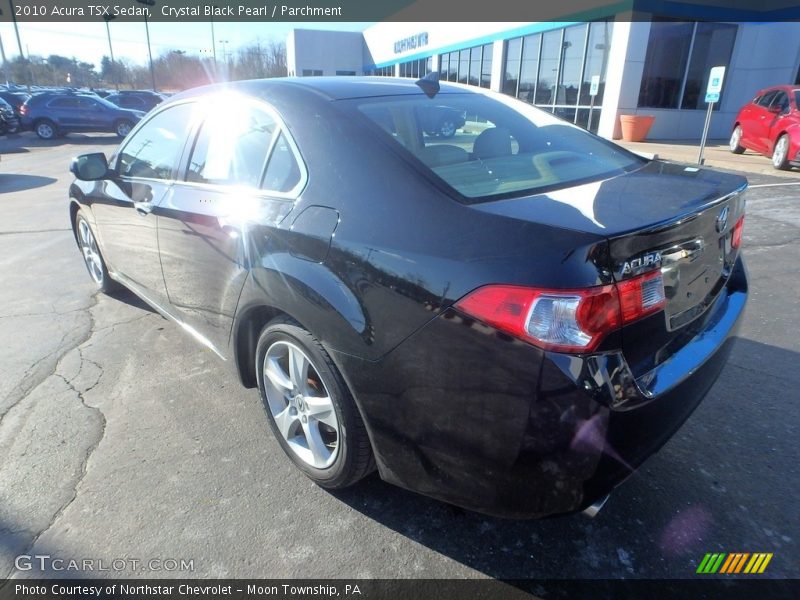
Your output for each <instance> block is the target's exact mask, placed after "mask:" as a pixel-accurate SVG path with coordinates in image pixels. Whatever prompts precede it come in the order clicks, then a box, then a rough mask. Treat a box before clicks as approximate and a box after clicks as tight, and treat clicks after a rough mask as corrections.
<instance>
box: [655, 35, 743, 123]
mask: <svg viewBox="0 0 800 600" xmlns="http://www.w3.org/2000/svg"><path fill="white" fill-rule="evenodd" d="M736 31H737V26H736V25H731V24H727V23H682V22H675V21H654V22H653V23H651V25H650V39H649V41H648V43H647V55H646V57H645V63H644V73H645V75H644V76H643V77H642V84H641V87H640V88H639V106H640V107H643V108H644V107H646V108H690V109H697V108H700V109H702V108H705V106H706V104H705V88H706V84H707V83H708V73H709V71H710V70H711V67H714V66H718V65H725V66H727V65H728V63H729V62H730V58H731V53H732V52H733V44H734V42H735V39H736ZM717 106H719V104H717Z"/></svg>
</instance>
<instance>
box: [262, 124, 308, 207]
mask: <svg viewBox="0 0 800 600" xmlns="http://www.w3.org/2000/svg"><path fill="white" fill-rule="evenodd" d="M298 183H300V167H299V165H298V164H297V159H296V158H295V156H294V152H292V149H291V147H290V146H289V142H288V140H287V139H286V136H285V135H284V134H283V132H281V133H280V135H278V139H277V141H276V142H275V146H274V147H273V148H272V153H271V154H270V157H269V163H267V172H266V174H265V175H264V182H263V184H262V185H261V187H262V188H263V189H265V190H270V191H273V192H283V193H286V192H290V191H291V190H293V189H294V187H295V186H296V185H297V184H298Z"/></svg>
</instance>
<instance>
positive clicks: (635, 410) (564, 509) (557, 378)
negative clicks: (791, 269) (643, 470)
mask: <svg viewBox="0 0 800 600" xmlns="http://www.w3.org/2000/svg"><path fill="white" fill-rule="evenodd" d="M746 298H747V281H746V274H745V270H744V265H743V263H742V262H741V259H740V260H739V261H738V262H737V265H736V268H735V270H734V273H733V274H732V276H731V278H730V279H729V281H728V284H727V286H726V287H725V288H724V289H723V291H722V292H721V293H720V296H719V297H718V299H717V301H716V302H715V303H714V305H713V306H712V307H711V308H710V309H709V310H708V311H707V313H706V315H704V316H703V317H702V318H703V319H704V321H705V326H704V328H703V331H702V333H701V334H700V335H698V336H696V337H695V338H694V339H693V340H692V341H691V342H690V343H689V344H687V345H686V346H685V347H684V349H683V350H682V351H680V352H678V353H676V354H675V355H674V356H673V357H672V358H671V359H670V360H669V361H668V362H666V363H663V364H662V365H661V366H660V367H659V368H657V369H656V370H655V371H656V372H655V373H648V374H646V376H642V377H640V378H639V379H638V380H636V379H634V378H633V376H632V375H630V371H629V370H628V369H627V365H626V364H625V361H624V358H622V357H621V355H619V354H617V353H611V354H603V355H594V356H587V357H574V356H568V355H563V354H554V353H549V352H544V351H542V350H540V349H538V348H535V347H533V346H531V345H529V344H526V343H523V342H520V341H518V340H515V339H511V338H509V337H508V336H505V335H503V334H500V333H498V332H496V331H494V330H492V329H489V328H487V327H484V326H483V325H481V324H479V323H475V322H474V321H472V320H470V319H465V318H463V317H462V316H461V315H460V314H459V313H457V312H456V311H454V310H452V309H450V310H448V311H446V312H445V313H444V314H442V315H440V317H438V318H436V319H434V320H432V321H431V322H430V323H429V324H428V325H427V326H425V327H424V328H422V329H421V330H420V331H418V332H417V333H415V334H414V335H413V336H411V338H409V339H408V340H406V341H405V342H404V343H402V344H401V345H400V346H399V347H398V348H396V349H395V350H394V351H392V352H391V353H389V355H387V356H386V357H385V358H384V359H383V360H381V361H378V362H375V363H370V362H366V361H361V360H359V359H355V358H353V357H350V356H346V355H340V354H335V353H334V358H335V360H336V361H337V362H338V363H339V364H340V367H341V369H342V371H343V373H344V375H345V377H346V379H347V380H348V383H349V384H350V386H351V389H353V391H354V394H355V396H356V400H357V402H358V404H359V406H360V408H361V411H362V414H363V416H364V419H365V423H366V425H367V428H368V431H369V433H370V437H371V440H372V443H373V449H374V450H375V454H376V459H377V463H378V468H379V471H380V474H381V476H382V477H383V479H385V480H386V481H389V482H391V483H394V484H397V485H400V486H402V487H405V488H408V489H411V490H413V491H416V492H420V493H423V494H426V495H429V496H432V497H434V498H438V499H440V500H444V501H446V502H450V503H452V504H456V505H459V506H462V507H465V508H468V509H471V510H475V511H478V512H483V513H487V514H492V515H497V516H503V517H512V518H526V517H543V516H547V515H552V514H559V513H569V512H575V511H579V510H583V509H584V508H586V507H587V506H589V505H591V504H592V503H593V502H595V501H596V500H598V499H599V498H601V497H603V496H604V495H606V494H607V493H608V492H609V491H611V490H612V489H613V488H614V487H615V486H616V485H618V484H619V483H621V482H622V481H623V480H624V479H626V478H627V477H628V476H629V475H630V474H631V473H632V472H633V471H634V470H635V469H636V468H637V467H638V466H639V465H640V464H641V463H642V462H643V461H644V460H645V459H646V458H647V457H648V456H650V455H651V454H652V453H653V452H655V451H656V450H658V449H659V448H660V447H661V446H662V445H663V444H664V443H665V442H666V441H667V440H668V439H669V438H670V437H671V436H672V435H673V434H674V433H675V431H676V430H677V429H678V428H679V427H680V426H681V424H683V422H684V421H685V420H686V419H687V418H688V417H689V415H690V414H691V413H692V411H694V409H695V408H696V407H697V405H698V404H699V403H700V401H701V400H702V398H703V397H704V396H705V394H706V393H707V392H708V390H709V389H710V388H711V386H712V385H713V383H714V382H715V380H716V379H717V377H718V375H719V373H720V371H721V370H722V368H723V366H724V364H725V362H726V361H727V358H728V355H729V354H730V351H731V348H732V345H733V341H734V337H735V335H736V332H737V330H738V326H739V323H740V321H741V317H742V315H743V312H744V305H745V302H746Z"/></svg>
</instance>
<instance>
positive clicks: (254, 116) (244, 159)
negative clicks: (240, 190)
mask: <svg viewBox="0 0 800 600" xmlns="http://www.w3.org/2000/svg"><path fill="white" fill-rule="evenodd" d="M276 130H277V124H276V122H275V120H274V119H273V118H272V117H271V116H270V115H268V114H267V113H266V112H263V111H260V110H258V109H256V108H253V107H247V108H241V107H240V108H239V110H233V111H225V110H218V109H215V110H211V111H210V112H209V114H208V117H207V118H206V120H205V121H204V122H203V124H202V125H201V127H200V132H199V134H198V136H197V140H196V141H195V145H194V148H193V150H192V155H191V158H190V159H189V166H188V168H187V172H186V180H187V181H192V182H195V183H212V184H217V185H243V186H247V187H254V188H255V187H258V186H259V184H260V183H261V174H262V173H263V172H264V164H265V162H266V159H267V154H268V152H269V150H270V148H271V147H272V143H273V138H274V136H275V133H276Z"/></svg>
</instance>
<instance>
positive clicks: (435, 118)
mask: <svg viewBox="0 0 800 600" xmlns="http://www.w3.org/2000/svg"><path fill="white" fill-rule="evenodd" d="M419 118H420V120H421V122H422V127H423V130H424V131H425V133H427V134H428V135H438V136H441V137H443V138H451V137H453V136H454V135H455V134H456V131H457V130H459V129H461V128H462V127H463V126H464V124H465V123H466V119H465V118H464V113H463V112H460V111H458V110H453V109H452V108H450V107H448V106H429V107H425V108H424V109H422V110H421V111H420V114H419Z"/></svg>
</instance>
